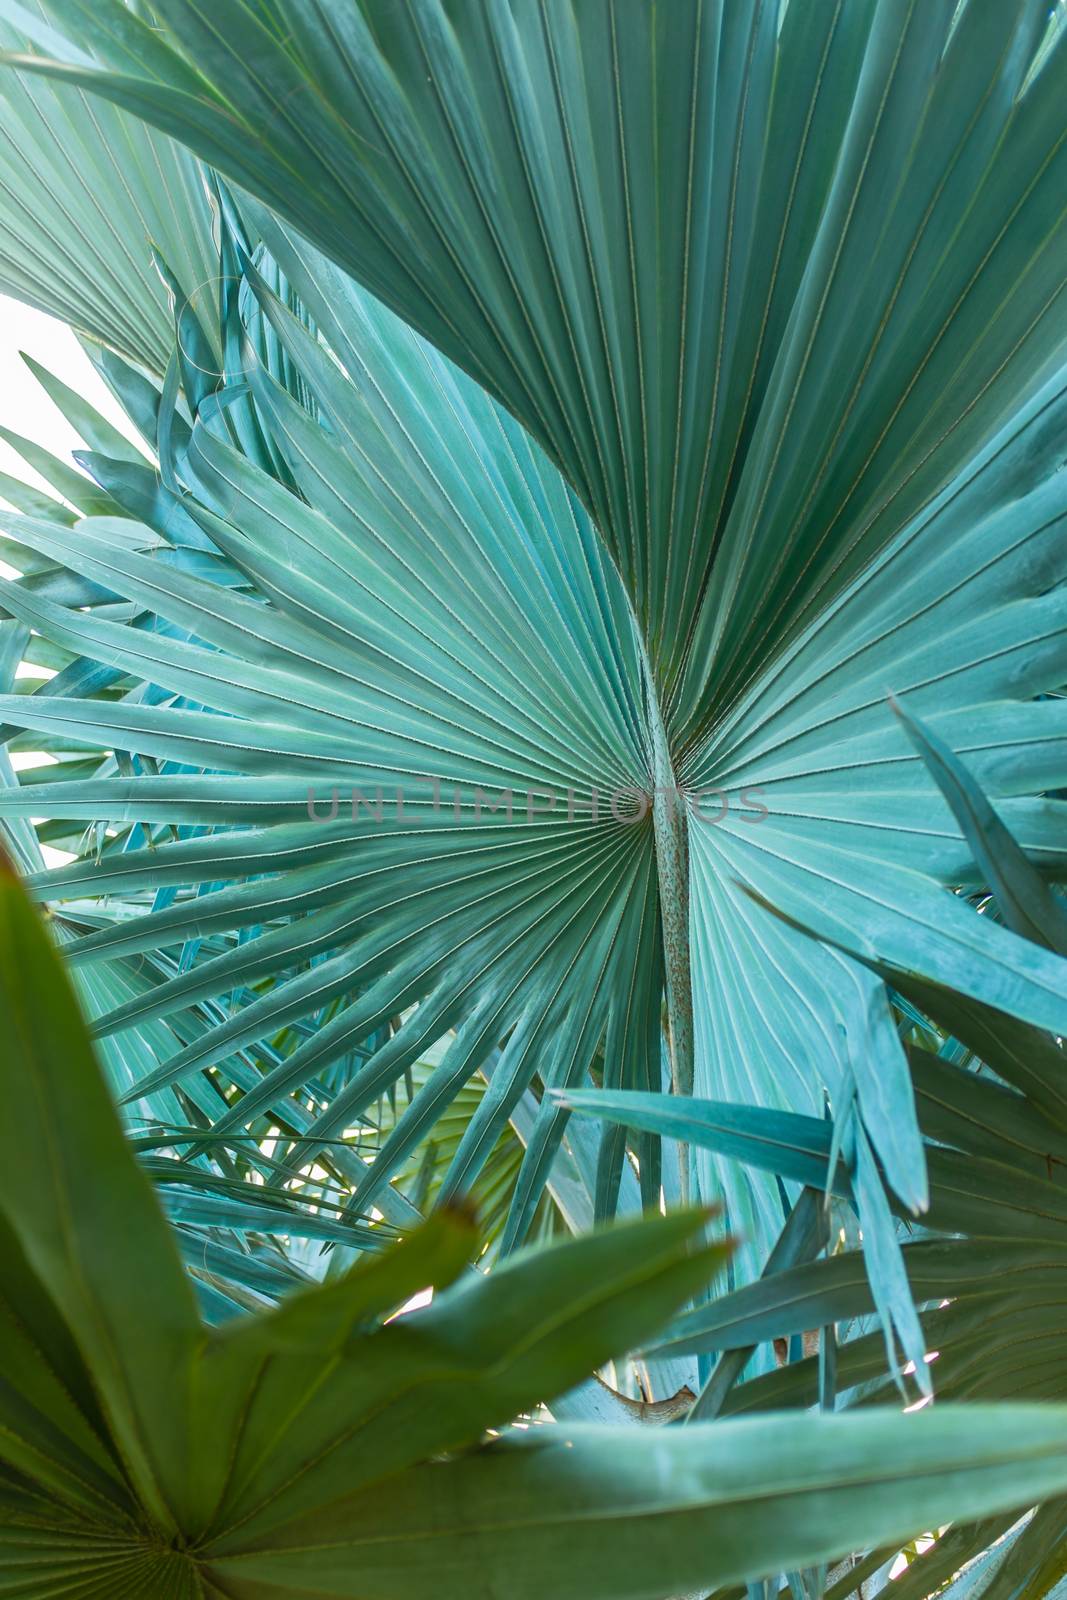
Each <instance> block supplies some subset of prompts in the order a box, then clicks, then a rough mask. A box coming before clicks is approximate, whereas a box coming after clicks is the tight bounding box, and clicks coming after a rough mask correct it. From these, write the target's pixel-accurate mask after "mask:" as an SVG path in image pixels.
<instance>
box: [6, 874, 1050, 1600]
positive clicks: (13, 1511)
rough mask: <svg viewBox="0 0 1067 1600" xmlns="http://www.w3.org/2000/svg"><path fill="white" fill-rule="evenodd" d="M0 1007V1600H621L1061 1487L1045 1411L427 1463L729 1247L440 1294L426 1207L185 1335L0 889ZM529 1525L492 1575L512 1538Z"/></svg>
mask: <svg viewBox="0 0 1067 1600" xmlns="http://www.w3.org/2000/svg"><path fill="white" fill-rule="evenodd" d="M0 994H2V998H3V1003H4V1015H5V1018H6V1020H7V1023H8V1028H9V1049H8V1051H7V1052H6V1054H5V1057H4V1062H3V1067H2V1069H0V1070H2V1086H3V1091H4V1099H5V1104H6V1105H8V1106H9V1108H10V1109H11V1111H12V1115H11V1116H9V1117H8V1118H7V1119H6V1120H5V1123H4V1128H3V1134H2V1145H0V1153H2V1157H3V1159H2V1161H0V1219H2V1227H0V1250H2V1254H3V1266H4V1276H3V1290H2V1299H0V1307H2V1310H3V1314H4V1320H5V1326H6V1327H7V1330H8V1331H7V1336H6V1337H5V1340H4V1344H3V1347H2V1352H0V1415H2V1416H3V1422H4V1427H3V1432H2V1436H0V1437H2V1444H0V1559H2V1560H3V1563H4V1565H3V1568H2V1569H0V1592H2V1593H4V1594H5V1595H11V1596H12V1597H14V1596H19V1595H22V1596H26V1597H32V1600H43V1597H44V1596H45V1595H49V1596H57V1597H58V1596H61V1595H70V1594H75V1593H76V1594H79V1595H83V1596H86V1597H89V1596H99V1597H100V1600H103V1597H104V1596H108V1597H113V1596H115V1595H117V1594H130V1595H133V1594H138V1595H143V1594H148V1593H151V1594H153V1595H164V1594H165V1595H172V1596H175V1597H179V1596H189V1597H190V1600H193V1597H197V1596H200V1597H205V1596H231V1597H233V1596H243V1595H252V1594H255V1595H257V1596H266V1595H277V1596H278V1597H279V1600H281V1597H283V1596H292V1597H294V1600H295V1597H297V1596H299V1595H305V1594H308V1593H309V1592H311V1591H312V1590H314V1592H315V1593H316V1594H321V1595H326V1594H329V1595H335V1596H338V1597H342V1596H346V1595H351V1596H355V1595H357V1594H359V1595H366V1594H367V1593H368V1592H374V1593H378V1592H388V1593H389V1594H391V1595H411V1596H415V1595H422V1594H424V1593H425V1592H426V1587H427V1584H428V1583H429V1582H431V1581H432V1583H433V1587H434V1590H435V1592H436V1593H438V1594H442V1595H453V1594H455V1595H460V1594H467V1593H470V1591H471V1584H472V1583H473V1582H479V1583H483V1584H484V1583H486V1582H490V1583H493V1584H500V1583H506V1584H507V1586H508V1589H509V1592H511V1593H515V1594H517V1595H529V1596H533V1595H537V1594H541V1593H544V1592H546V1589H547V1590H548V1591H549V1592H551V1593H553V1594H557V1595H560V1596H574V1597H575V1600H577V1597H579V1596H581V1597H582V1600H590V1597H593V1596H598V1595H602V1596H604V1597H605V1600H607V1597H609V1596H610V1597H611V1600H622V1597H625V1596H633V1597H634V1600H637V1597H640V1596H651V1595H656V1594H661V1593H663V1591H664V1586H665V1585H667V1586H669V1587H670V1588H671V1589H672V1590H674V1589H676V1588H677V1587H679V1586H682V1585H686V1584H690V1583H693V1582H698V1581H699V1582H704V1583H707V1582H713V1581H716V1580H723V1579H730V1578H734V1577H738V1576H743V1575H745V1574H746V1573H748V1572H749V1571H750V1570H751V1566H752V1562H753V1559H754V1556H753V1552H754V1551H756V1552H758V1555H757V1556H756V1557H755V1559H757V1560H759V1561H767V1562H770V1563H772V1564H775V1563H776V1564H778V1565H782V1566H785V1565H796V1564H798V1563H799V1562H802V1561H811V1560H817V1559H819V1558H821V1557H825V1556H832V1555H835V1554H838V1553H840V1551H841V1550H843V1549H845V1548H846V1547H848V1546H849V1545H850V1544H851V1543H852V1542H853V1541H854V1539H855V1538H856V1535H857V1533H858V1534H859V1535H860V1537H863V1538H866V1539H868V1540H870V1541H872V1542H877V1541H879V1540H883V1539H884V1538H885V1537H887V1536H889V1537H893V1536H894V1535H895V1536H899V1535H900V1533H901V1532H902V1530H904V1529H906V1528H908V1527H910V1526H913V1525H914V1523H915V1521H916V1520H917V1519H919V1518H921V1517H922V1516H923V1515H929V1514H930V1512H931V1510H934V1511H936V1510H937V1508H938V1507H942V1508H944V1510H945V1511H946V1512H948V1511H951V1512H959V1511H960V1510H961V1509H967V1510H969V1511H972V1512H974V1513H981V1512H992V1511H996V1510H999V1508H1000V1507H1001V1506H1002V1505H1004V1504H1005V1503H1011V1502H1012V1501H1017V1499H1018V1497H1019V1493H1020V1486H1019V1472H1020V1469H1021V1468H1025V1470H1026V1472H1027V1473H1028V1474H1029V1475H1030V1481H1029V1483H1028V1485H1027V1490H1028V1492H1029V1493H1035V1492H1040V1490H1042V1489H1044V1490H1046V1491H1051V1490H1062V1489H1063V1488H1065V1487H1067V1452H1065V1450H1064V1439H1065V1437H1067V1431H1065V1430H1067V1421H1065V1416H1067V1412H1065V1411H1064V1409H1063V1408H1055V1409H1053V1410H1047V1409H1041V1408H1038V1407H1033V1406H1030V1407H1027V1406H1021V1407H1018V1408H1015V1409H1013V1410H1011V1411H1010V1412H1008V1413H1004V1412H1003V1411H1000V1410H997V1411H992V1412H991V1411H990V1410H989V1409H988V1408H980V1407H979V1408H967V1409H957V1411H956V1412H955V1414H952V1415H950V1416H949V1417H948V1419H946V1421H942V1420H941V1419H940V1417H939V1418H938V1426H937V1428H936V1429H934V1428H931V1427H930V1426H929V1425H928V1424H929V1423H930V1422H932V1421H934V1419H933V1418H932V1417H931V1418H928V1419H927V1426H925V1427H924V1426H921V1425H920V1427H919V1428H916V1427H915V1426H914V1423H913V1422H910V1421H909V1419H905V1418H903V1417H900V1416H894V1415H893V1414H891V1413H883V1414H880V1415H876V1416H872V1417H868V1418H862V1419H861V1418H858V1417H857V1418H855V1419H851V1421H850V1423H849V1425H847V1426H846V1427H845V1428H843V1429H842V1428H841V1427H840V1426H835V1425H834V1424H833V1423H830V1424H829V1425H828V1423H827V1420H826V1419H825V1418H818V1417H813V1418H808V1419H805V1420H804V1421H803V1422H801V1423H800V1424H799V1426H798V1423H797V1421H796V1419H794V1418H791V1417H780V1418H777V1419H773V1420H771V1422H770V1424H769V1426H767V1425H764V1426H756V1427H752V1426H750V1425H742V1426H741V1427H740V1428H737V1427H735V1428H733V1429H732V1430H731V1429H726V1430H721V1431H720V1430H719V1429H718V1428H716V1429H715V1434H716V1437H715V1440H714V1445H713V1448H711V1449H710V1450H709V1449H708V1445H709V1444H710V1443H711V1442H712V1441H711V1440H710V1439H709V1438H708V1433H709V1427H710V1425H707V1424H705V1425H700V1424H698V1425H697V1426H696V1427H695V1428H690V1429H685V1430H680V1429H678V1430H672V1431H669V1432H668V1434H667V1435H666V1436H664V1435H662V1434H660V1435H651V1436H650V1435H648V1434H645V1435H643V1436H642V1435H640V1434H637V1435H635V1436H633V1438H632V1439H631V1440H630V1441H629V1442H630V1443H631V1445H632V1448H631V1449H630V1450H629V1452H628V1454H627V1457H626V1461H625V1464H623V1465H622V1466H621V1469H620V1465H619V1464H617V1463H616V1464H614V1465H613V1458H617V1456H618V1435H617V1433H616V1431H615V1430H614V1429H613V1428H610V1427H609V1428H603V1427H601V1428H597V1427H586V1428H584V1429H583V1428H580V1427H579V1428H577V1429H572V1428H562V1429H561V1428H551V1427H550V1428H548V1429H539V1430H536V1431H535V1433H534V1435H533V1436H532V1437H528V1438H523V1437H522V1436H521V1435H519V1436H518V1437H516V1436H515V1435H512V1436H510V1437H508V1436H507V1435H505V1436H504V1437H503V1438H502V1439H501V1441H500V1442H499V1443H496V1444H489V1445H483V1446H482V1448H481V1449H480V1450H479V1451H477V1452H476V1453H474V1454H473V1455H467V1456H463V1455H460V1456H456V1455H455V1454H454V1453H453V1454H451V1455H449V1457H448V1458H447V1459H441V1457H442V1453H443V1452H445V1451H449V1452H455V1450H456V1448H457V1446H460V1445H463V1444H466V1443H468V1442H469V1443H477V1442H478V1441H479V1440H480V1438H481V1436H482V1435H483V1433H484V1432H485V1430H486V1429H487V1428H488V1427H491V1426H492V1425H494V1424H496V1425H500V1424H502V1423H506V1422H507V1421H508V1420H509V1419H510V1418H511V1417H513V1416H514V1415H515V1413H516V1412H517V1411H520V1410H522V1409H523V1408H524V1407H529V1406H530V1405H531V1404H533V1403H534V1402H536V1401H537V1400H538V1399H540V1398H542V1397H547V1398H552V1396H553V1395H554V1394H555V1392H556V1391H557V1390H559V1389H561V1388H566V1387H567V1385H568V1384H569V1383H571V1382H572V1381H573V1380H574V1379H575V1378H577V1377H579V1376H580V1375H581V1374H582V1373H583V1372H584V1371H586V1370H588V1367H589V1366H590V1365H592V1364H597V1363H599V1362H601V1361H603V1359H604V1357H605V1356H606V1355H607V1354H608V1353H609V1352H610V1351H611V1350H613V1349H617V1348H619V1347H620V1345H625V1344H626V1343H632V1342H634V1341H635V1340H639V1339H641V1338H642V1337H646V1336H647V1335H648V1334H649V1333H650V1332H651V1331H653V1330H654V1328H655V1326H656V1324H657V1321H658V1320H659V1319H660V1318H662V1317H663V1315H664V1314H665V1313H669V1312H670V1310H671V1309H673V1308H674V1307H676V1306H677V1305H678V1304H679V1302H680V1301H682V1300H683V1299H684V1298H685V1297H686V1296H687V1295H689V1294H691V1293H692V1291H693V1290H694V1289H695V1288H696V1287H697V1286H698V1285H700V1284H701V1283H703V1282H704V1281H705V1280H706V1279H707V1278H708V1276H709V1275H710V1274H712V1273H713V1272H714V1271H715V1270H716V1268H717V1267H718V1266H719V1265H720V1264H721V1263H722V1261H723V1260H724V1259H725V1257H726V1255H727V1254H728V1253H729V1243H726V1244H723V1243H716V1244H712V1245H701V1246H699V1247H697V1248H690V1245H691V1244H692V1243H693V1242H694V1239H695V1238H696V1239H698V1238H699V1235H700V1233H701V1232H702V1231H703V1224H704V1222H705V1221H706V1217H705V1216H704V1215H702V1214H701V1213H693V1212H684V1211H683V1212H677V1213H675V1215H674V1216H673V1217H670V1218H660V1217H654V1218H649V1219H644V1220H640V1221H637V1222H630V1223H628V1224H624V1225H618V1226H616V1227H614V1228H612V1229H608V1230H602V1231H601V1232H599V1233H595V1234H592V1235H587V1236H585V1237H584V1238H582V1239H580V1240H572V1241H570V1242H569V1243H567V1244H564V1245H561V1246H557V1247H556V1248H554V1249H551V1250H548V1251H543V1250H538V1251H532V1252H526V1253H524V1254H523V1255H522V1256H521V1257H516V1258H515V1259H514V1260H513V1261H511V1262H509V1263H508V1264H507V1265H505V1266H504V1267H502V1268H501V1269H499V1270H497V1271H495V1272H493V1273H491V1274H489V1275H488V1276H483V1275H481V1274H478V1273H475V1274H473V1275H469V1276H465V1277H464V1276H463V1274H464V1264H465V1261H466V1258H467V1256H468V1254H469V1252H470V1251H471V1249H472V1246H473V1245H474V1243H475V1240H476V1237H477V1234H476V1231H475V1229H474V1227H473V1225H472V1221H471V1218H470V1217H469V1216H468V1215H466V1214H465V1213H464V1212H463V1211H462V1210H459V1211H455V1210H452V1211H450V1210H448V1209H445V1210H439V1211H438V1212H437V1213H436V1214H435V1217H434V1218H433V1219H431V1221H430V1222H428V1223H427V1224H425V1225H424V1227H423V1228H422V1229H421V1230H420V1231H418V1232H415V1233H413V1234H411V1235H410V1236H409V1237H408V1239H407V1240H406V1241H405V1242H404V1243H403V1244H401V1245H399V1246H398V1247H397V1248H396V1249H395V1250H393V1251H392V1252H388V1253H386V1254H384V1255H377V1256H375V1257H372V1258H371V1260H370V1261H369V1262H365V1263H363V1264H360V1265H357V1266H356V1267H354V1268H353V1269H352V1270H350V1271H349V1272H347V1273H346V1274H344V1275H342V1276H341V1277H339V1278H338V1279H337V1280H336V1281H334V1282H333V1283H330V1284H324V1285H320V1286H318V1287H316V1288H313V1289H310V1290H308V1291H306V1292H305V1293H303V1294H297V1295H294V1296H292V1297H290V1298H289V1299H288V1300H287V1301H286V1303H285V1304H284V1305H283V1306H282V1307H280V1308H279V1309H278V1310H277V1311H274V1312H268V1313H260V1314H259V1315H255V1316H252V1317H242V1318H236V1319H233V1320H231V1321H230V1322H229V1323H228V1324H227V1325H225V1326H224V1327H222V1328H221V1329H216V1330H209V1329H208V1328H207V1327H205V1325H204V1324H203V1323H202V1322H201V1321H200V1319H199V1317H198V1316H197V1313H196V1306H195V1301H194V1298H193V1294H192V1291H191V1287H190V1285H189V1282H188V1279H187V1277H186V1274H185V1272H184V1271H183V1269H182V1265H181V1262H180V1259H179V1255H178V1252H177V1250H176V1248H175V1245H174V1241H173V1237H172V1236H171V1234H170V1231H169V1230H168V1227H167V1224H166V1222H165V1221H164V1218H163V1216H162V1214H161V1212H160V1211H159V1209H158V1207H157V1205H156V1203H155V1201H154V1199H153V1195H152V1190H151V1187H150V1185H149V1183H148V1182H147V1180H146V1178H145V1177H144V1175H143V1173H141V1172H140V1171H139V1170H138V1167H137V1164H136V1163H135V1162H134V1160H133V1158H132V1156H131V1154H130V1152H129V1151H128V1149H127V1141H126V1139H125V1138H124V1136H123V1133H122V1130H121V1128H120V1126H119V1123H118V1119H117V1117H116V1115H115V1111H114V1108H113V1105H112V1103H111V1098H110V1095H109V1093H108V1090H107V1088H106V1087H105V1085H104V1082H103V1080H102V1078H101V1076H100V1074H99V1071H98V1069H97V1067H96V1064H95V1062H94V1060H93V1056H92V1051H91V1047H90V1044H89V1040H88V1037H87V1034H86V1031H85V1028H84V1024H83V1023H82V1021H81V1019H80V1016H79V1014H78V1010H77V1006H76V1004H75V1000H74V996H73V994H72V992H71V991H70V989H69V988H68V986H67V983H66V980H65V978H64V976H63V973H62V971H61V969H60V967H59V965H58V962H57V959H56V956H55V954H54V953H53V952H52V950H51V949H50V948H49V945H48V942H47V941H46V939H45V938H44V935H43V933H42V931H41V929H40V927H39V926H38V924H37V919H36V918H35V916H34V914H33V912H32V911H31V910H30V908H29V906H28V905H27V903H26V901H25V898H24V896H23V893H22V891H21V889H20V888H19V887H18V885H17V884H16V882H15V880H14V878H13V877H12V876H11V875H10V873H9V871H8V869H7V868H6V866H5V867H4V868H3V882H2V884H0ZM27 1188H32V1189H33V1191H34V1196H35V1201H34V1204H33V1205H32V1206H27V1205H26V1204H25V1203H24V1191H25V1190H26V1189H27ZM457 1279H461V1280H462V1281H460V1282H457V1281H456V1280H457ZM427 1282H429V1283H430V1284H431V1285H434V1286H436V1287H438V1288H439V1289H442V1290H443V1291H444V1292H443V1293H441V1294H439V1295H438V1296H437V1297H436V1299H435V1300H434V1303H433V1305H432V1306H430V1307H428V1308H425V1309H423V1310H421V1311H416V1312H408V1313H407V1314H406V1315H404V1316H402V1317H401V1318H400V1319H399V1320H397V1319H396V1318H395V1317H394V1318H390V1317H389V1315H388V1314H389V1313H390V1312H393V1311H395V1308H396V1307H397V1305H398V1304H399V1303H400V1302H402V1301H404V1300H405V1299H406V1298H407V1297H408V1296H410V1294H411V1293H412V1291H413V1290H415V1289H418V1288H421V1287H423V1286H425V1285H426V1283H427ZM450 1285H451V1287H449V1286H450ZM1005 1424H1007V1425H1008V1426H1009V1427H1010V1429H1011V1432H1010V1436H1007V1437H1006V1435H1005ZM875 1455H877V1458H878V1461H879V1476H880V1477H881V1476H885V1477H887V1478H888V1479H889V1482H888V1483H881V1484H880V1485H879V1492H878V1493H877V1495H872V1494H870V1493H866V1494H864V1489H863V1486H862V1485H859V1486H857V1484H856V1482H855V1475H856V1472H857V1469H858V1468H863V1467H865V1466H867V1465H869V1463H870V1461H871V1460H872V1457H873V1456H875ZM772 1464H773V1470H774V1472H775V1473H776V1474H777V1478H778V1483H779V1485H780V1487H779V1488H778V1489H777V1490H774V1489H771V1491H770V1493H769V1494H768V1485H767V1481H766V1474H767V1470H768V1468H769V1467H771V1466H772ZM815 1505H817V1506H818V1513H819V1514H818V1515H817V1516H812V1514H811V1510H812V1507H814V1506H815ZM464 1507H465V1508H466V1509H464ZM620 1512H624V1513H625V1520H624V1522H623V1524H622V1529H621V1530H620V1528H619V1526H618V1523H619V1517H620ZM531 1518H534V1519H535V1520H536V1538H535V1539H534V1540H533V1541H532V1544H531V1546H530V1548H529V1549H527V1548H526V1547H525V1545H524V1550H523V1553H522V1557H521V1559H520V1560H518V1561H516V1554H517V1551H516V1542H515V1534H516V1519H518V1523H519V1525H520V1526H521V1525H522V1524H523V1523H524V1522H528V1521H530V1520H531ZM609 1522H610V1524H611V1527H612V1540H611V1544H612V1546H613V1548H612V1551H611V1554H610V1555H609V1556H607V1558H605V1554H604V1549H603V1543H604V1539H603V1531H604V1528H605V1525H606V1524H607V1523H609ZM620 1532H621V1537H620ZM383 1585H384V1587H383Z"/></svg>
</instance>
